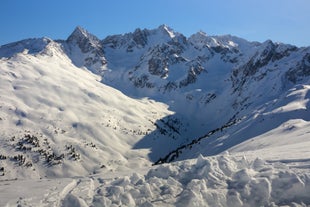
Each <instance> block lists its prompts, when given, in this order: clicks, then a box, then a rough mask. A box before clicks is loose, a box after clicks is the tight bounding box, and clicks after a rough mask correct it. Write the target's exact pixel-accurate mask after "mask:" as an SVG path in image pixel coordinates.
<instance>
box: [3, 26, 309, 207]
mask: <svg viewBox="0 0 310 207" xmlns="http://www.w3.org/2000/svg"><path fill="white" fill-rule="evenodd" d="M309 149H310V47H303V48H298V47H295V46H292V45H288V44H282V43H274V42H272V41H270V40H268V41H265V42H263V43H259V42H249V41H247V40H244V39H241V38H238V37H234V36H231V35H224V36H208V35H207V34H205V33H203V32H198V33H196V34H194V35H192V36H190V37H188V38H187V37H185V36H184V35H182V34H181V33H178V32H175V31H173V30H172V29H171V28H169V27H168V26H166V25H162V26H160V27H158V28H156V29H152V30H148V29H144V30H141V29H136V30H135V31H134V32H132V33H127V34H121V35H112V36H108V37H106V38H105V39H103V40H100V39H98V38H97V37H96V36H94V35H92V34H90V33H89V32H87V31H86V30H85V29H83V28H81V27H77V28H76V29H75V30H74V31H73V33H72V34H71V35H70V36H69V37H68V39H67V40H52V39H50V38H46V37H45V38H34V39H26V40H22V41H19V42H14V43H10V44H7V45H3V46H0V207H1V206H5V207H11V206H19V207H21V206H27V207H28V206H39V207H40V206H57V207H58V206H68V207H69V206H70V207H80V206H94V207H95V206H189V207H190V206H199V207H200V206H212V207H213V206H228V207H231V206H232V207H235V206H236V207H237V206H310V150H309Z"/></svg>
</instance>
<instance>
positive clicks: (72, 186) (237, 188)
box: [1, 154, 310, 207]
mask: <svg viewBox="0 0 310 207" xmlns="http://www.w3.org/2000/svg"><path fill="white" fill-rule="evenodd" d="M304 161H306V160H294V161H285V160H279V161H277V162H273V161H264V160H261V159H255V160H254V161H249V160H247V159H246V157H232V156H230V155H229V154H225V155H219V156H213V157H203V156H199V157H198V158H197V159H195V160H186V161H182V162H176V163H172V164H163V165H160V166H157V167H155V168H151V169H149V170H148V171H147V172H146V173H142V174H141V173H139V172H135V173H133V174H131V175H127V176H122V177H115V178H103V177H101V176H104V175H93V176H89V177H76V178H72V179H69V178H67V179H65V178H63V179H56V180H53V179H52V180H47V179H44V180H33V181H32V182H29V181H25V180H21V181H15V182H16V183H15V184H14V186H15V185H16V184H17V185H20V187H19V188H18V190H19V191H20V195H22V196H21V197H20V198H15V199H12V200H10V201H9V202H8V203H7V206H15V205H19V206H68V207H69V206H83V207H84V206H85V207H86V206H193V207H196V206H198V207H200V206H307V204H309V202H310V198H309V191H310V173H309V172H307V173H301V172H300V171H299V169H300V168H308V167H309V166H308V165H302V164H298V165H297V166H294V167H289V166H288V165H294V164H296V163H302V162H304ZM2 184H3V185H5V186H6V187H5V188H6V190H5V191H3V192H1V195H3V196H8V197H9V198H13V197H14V196H13V195H12V194H14V190H16V189H14V188H13V187H12V186H10V185H11V182H9V181H3V182H2ZM43 186H45V187H44V188H43V189H41V188H42V187H43ZM15 187H17V186H15ZM29 187H30V188H33V192H29ZM33 194H34V195H35V196H33ZM1 204H2V205H3V204H5V203H1Z"/></svg>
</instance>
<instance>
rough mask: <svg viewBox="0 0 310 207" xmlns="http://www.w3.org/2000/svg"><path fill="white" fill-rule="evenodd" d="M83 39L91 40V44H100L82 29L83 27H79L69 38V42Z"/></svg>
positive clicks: (94, 37)
mask: <svg viewBox="0 0 310 207" xmlns="http://www.w3.org/2000/svg"><path fill="white" fill-rule="evenodd" d="M81 39H90V41H91V42H98V41H99V39H98V38H97V37H96V36H94V35H92V34H91V33H89V32H88V31H87V30H86V29H84V28H82V27H81V26H77V27H76V28H75V29H74V31H73V32H72V33H71V35H70V36H69V37H68V39H67V41H68V42H72V41H74V40H75V41H80V40H81Z"/></svg>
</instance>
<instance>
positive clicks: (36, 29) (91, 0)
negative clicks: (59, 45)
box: [0, 0, 310, 46]
mask: <svg viewBox="0 0 310 207" xmlns="http://www.w3.org/2000/svg"><path fill="white" fill-rule="evenodd" d="M0 20H1V26H0V45H3V44H6V43H9V42H13V41H18V40H21V39H25V38H30V37H43V36H46V37H50V38H53V39H66V38H67V37H68V36H69V35H70V33H71V32H72V31H73V30H74V28H75V27H76V26H77V25H80V26H82V27H84V28H85V29H86V30H88V31H89V32H91V33H92V34H94V35H96V36H97V37H98V38H100V39H103V38H104V37H106V36H107V35H111V34H122V33H126V32H132V31H134V29H135V28H138V27H139V28H148V29H153V28H157V27H158V26H159V25H161V24H167V25H168V26H170V27H171V28H172V29H174V30H175V31H177V32H180V33H183V34H184V35H185V36H187V37H188V36H189V35H191V34H194V33H196V32H198V31H200V30H202V31H204V32H206V33H207V34H209V35H221V34H232V35H236V36H239V37H242V38H245V39H247V40H251V41H260V42H262V41H265V40H267V39H271V40H273V41H279V42H284V43H290V44H295V45H298V46H310V26H309V25H310V1H309V0H214V1H210V0H156V1H155V0H153V1H151V0H131V1H125V0H110V1H107V0H88V1H86V0H52V1H51V0H45V1H42V0H1V12H0Z"/></svg>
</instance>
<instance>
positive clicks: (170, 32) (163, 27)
mask: <svg viewBox="0 0 310 207" xmlns="http://www.w3.org/2000/svg"><path fill="white" fill-rule="evenodd" d="M157 29H158V30H159V31H162V32H163V33H165V34H168V35H169V36H170V38H173V37H175V32H174V30H173V29H171V28H170V27H169V26H167V25H166V24H162V25H160V26H159V27H158V28H157Z"/></svg>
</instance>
